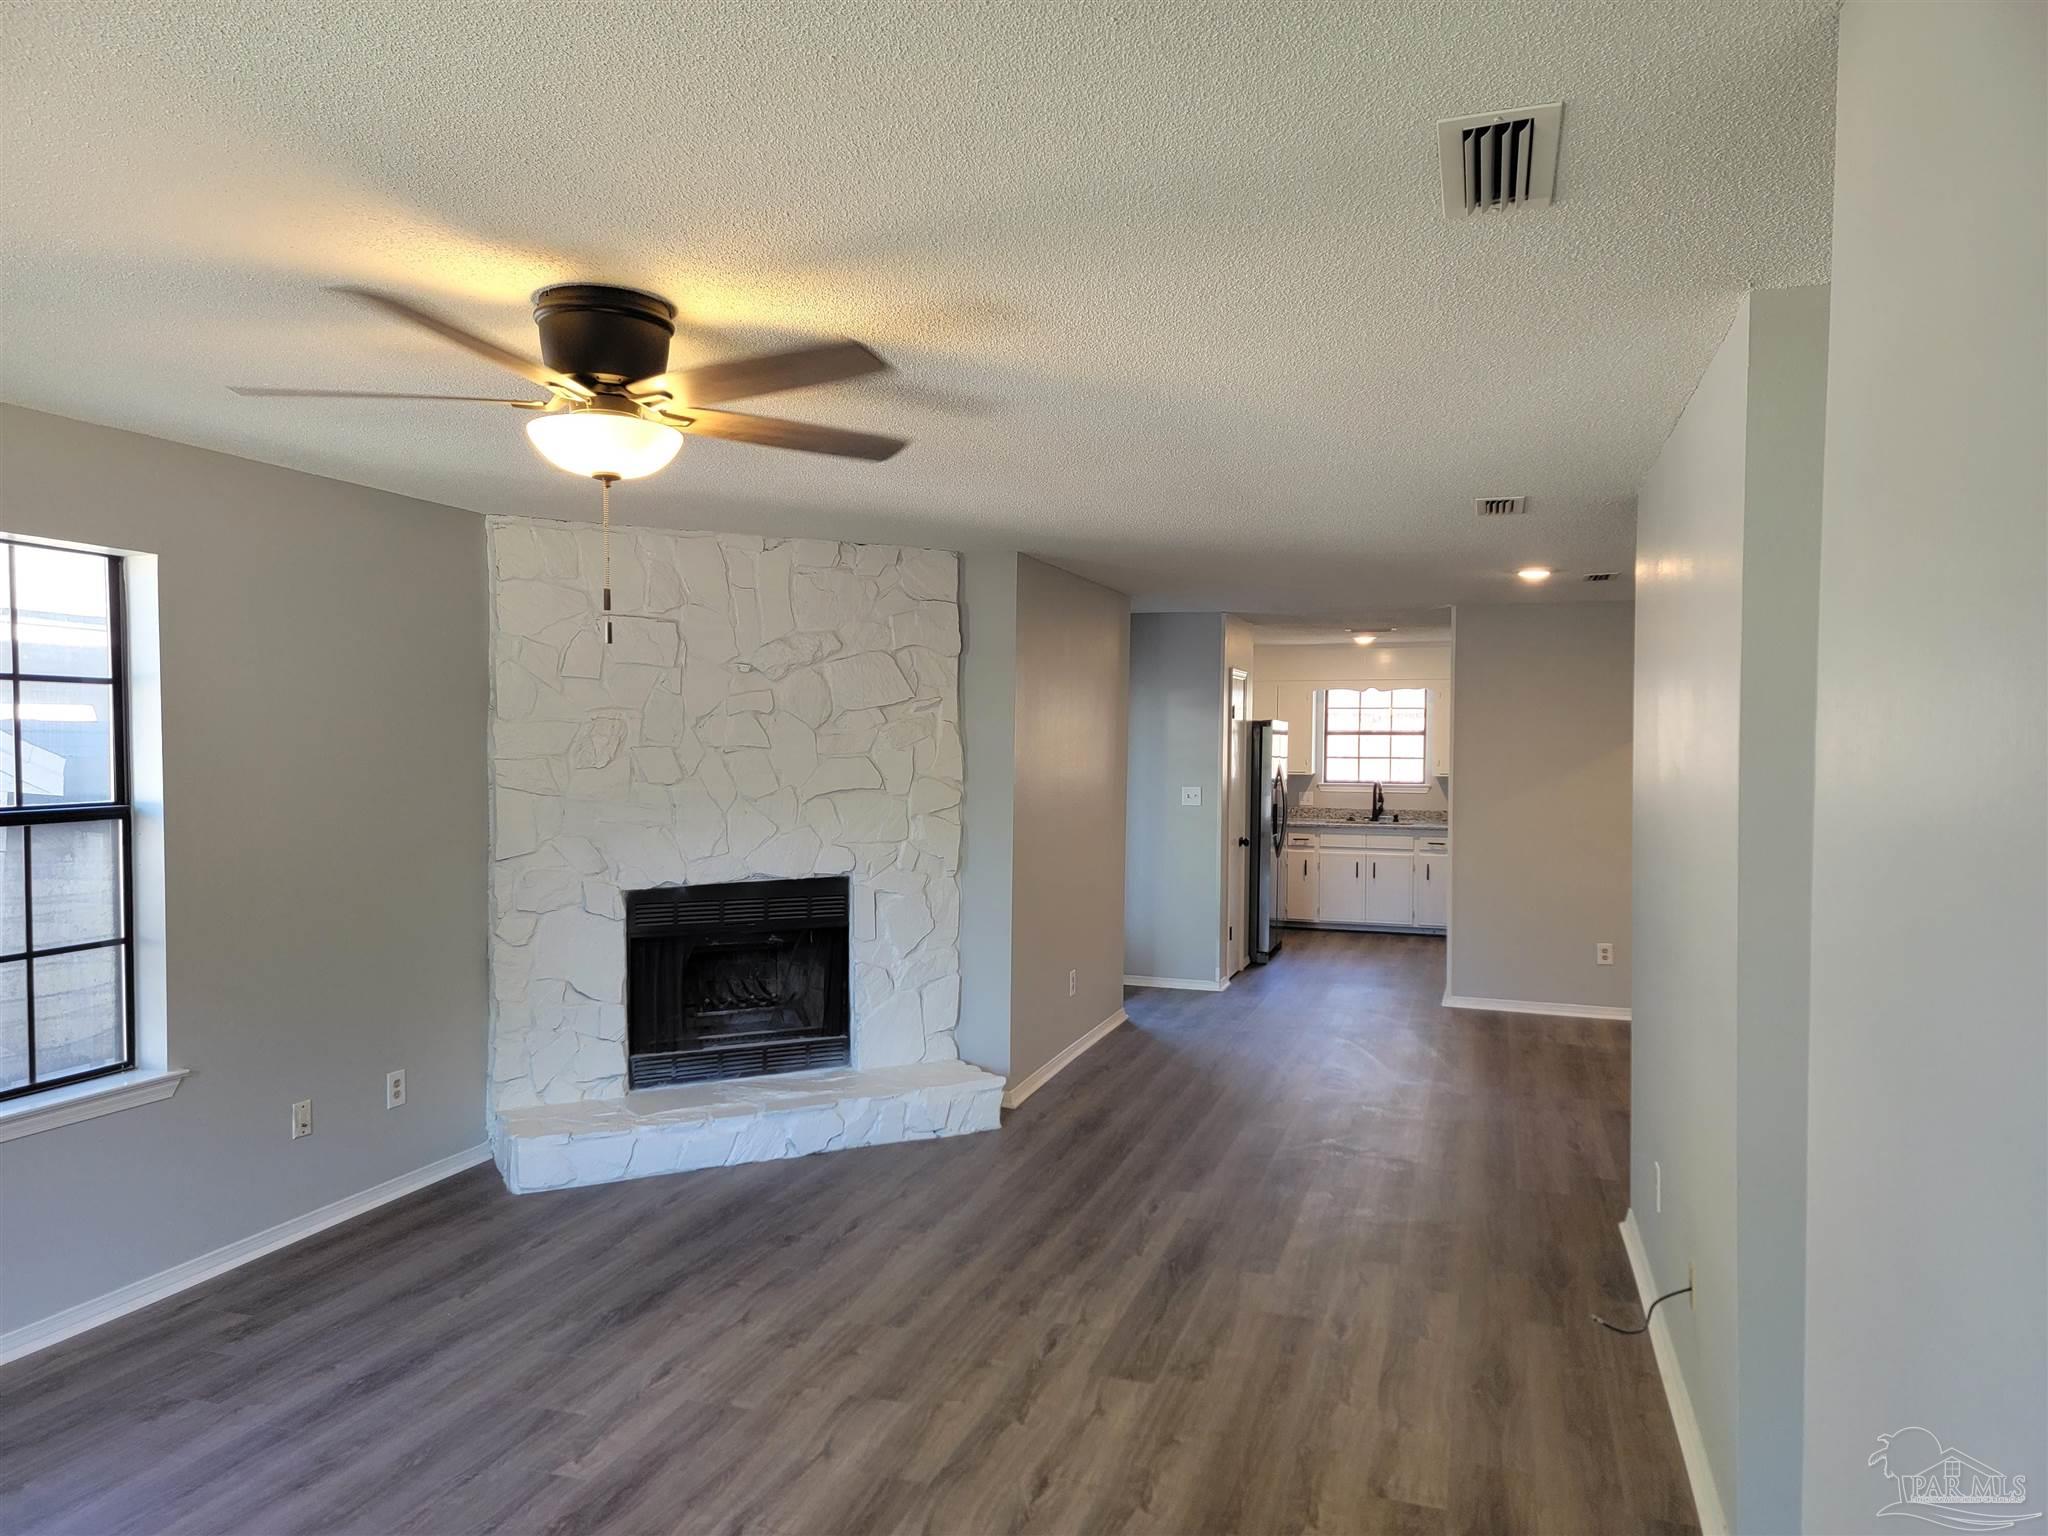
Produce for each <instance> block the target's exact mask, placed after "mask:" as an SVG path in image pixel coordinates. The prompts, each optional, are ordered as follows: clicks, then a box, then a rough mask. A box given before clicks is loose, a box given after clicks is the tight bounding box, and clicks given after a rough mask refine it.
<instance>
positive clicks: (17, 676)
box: [0, 535, 135, 1103]
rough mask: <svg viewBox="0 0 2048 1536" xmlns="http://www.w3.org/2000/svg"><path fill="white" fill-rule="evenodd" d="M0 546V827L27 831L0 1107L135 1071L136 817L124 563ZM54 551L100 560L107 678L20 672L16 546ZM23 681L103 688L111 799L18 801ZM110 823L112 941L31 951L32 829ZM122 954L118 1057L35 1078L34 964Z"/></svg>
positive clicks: (21, 793) (0, 957) (38, 543)
mask: <svg viewBox="0 0 2048 1536" xmlns="http://www.w3.org/2000/svg"><path fill="white" fill-rule="evenodd" d="M0 547H4V548H5V550H6V558H7V635H6V638H5V644H4V645H0V661H4V663H5V668H4V670H0V688H4V689H5V690H6V692H7V694H8V695H9V696H10V697H11V700H12V705H13V708H12V711H11V713H10V714H9V717H8V726H9V729H10V732H11V735H12V738H13V742H12V750H13V753H14V800H15V803H14V804H13V805H9V806H0V827H23V828H26V829H28V830H27V831H26V833H25V835H24V837H23V839H22V857H21V904H22V945H23V947H22V948H21V949H20V950H18V951H17V950H10V951H8V952H6V953H4V954H0V964H4V963H7V962H11V961H19V962H21V963H22V977H23V995H24V998H25V1000H26V1003H25V1006H26V1009H27V1017H28V1042H27V1043H28V1081H27V1082H25V1083H20V1084H16V1085H15V1086H14V1087H11V1088H0V1103H5V1102H8V1101H11V1100H14V1099H21V1098H26V1097H28V1096H29V1095H31V1094H37V1093H47V1092H49V1091H50V1090H52V1089H54V1088H64V1087H69V1086H70V1085H71V1084H73V1083H84V1082H90V1081H91V1080H92V1079H94V1078H96V1077H109V1076H112V1075H113V1074H114V1073H116V1072H132V1071H133V1070H134V1069H135V816H134V807H133V804H132V801H131V799H130V793H131V791H130V784H129V771H128V770H129V763H128V583H127V562H126V561H125V560H124V559H123V558H122V556H120V555H118V554H113V553H111V552H109V551H106V550H98V549H76V548H74V547H73V546H70V545H64V544H52V543H47V542H45V541H43V540H39V539H24V538H16V537H11V536H6V535H0ZM22 548H33V549H58V550H63V551H65V552H67V553H75V554H82V555H92V556H95V557H96V558H98V559H102V560H105V561H106V562H107V647H108V663H107V664H108V672H109V674H110V675H109V676H108V677H104V678H102V677H83V676H77V675H72V674H66V673H49V672H23V671H22V670H21V634H20V627H21V626H20V623H19V615H20V613H21V588H20V586H19V584H18V583H17V581H16V580H15V559H14V552H15V551H16V550H17V549H22ZM23 683H91V684H95V685H98V684H108V685H110V687H109V692H110V696H111V698H112V700H113V705H112V708H113V715H114V719H113V727H114V729H113V752H114V761H113V764H112V770H113V772H112V778H113V790H114V798H113V799H111V800H105V801H94V802H91V803H83V802H81V803H79V804H75V805H48V806H30V805H24V804H22V800H23V799H24V797H25V793H26V784H27V780H26V779H25V778H24V777H23V774H22V761H21V759H22V741H21V737H22V729H21V685H22V684H23ZM98 821H111V822H115V823H118V824H119V827H120V842H121V852H120V861H119V878H120V881H121V901H120V908H121V932H120V934H119V936H117V937H115V938H112V939H93V940H90V941H88V942H86V943H82V944H59V945H55V946H53V947H51V948H49V949H38V948H37V947H36V941H35V898H34V890H35V830H34V829H35V828H37V827H39V826H54V825H61V824H63V823H66V822H98ZM116 946H118V947H119V948H120V950H121V1059H120V1060H119V1061H116V1062H111V1063H108V1064H106V1065H104V1066H97V1067H88V1068H86V1069H85V1070H84V1071H80V1072H68V1073H65V1074H64V1075H63V1076H61V1077H38V1076H37V1075H36V984H35V970H36V968H35V962H36V961H37V960H40V959H45V958H47V957H49V956H51V955H68V954H78V953H83V952H85V951H87V950H94V949H112V948H115V947H116Z"/></svg>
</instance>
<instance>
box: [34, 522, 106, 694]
mask: <svg viewBox="0 0 2048 1536" xmlns="http://www.w3.org/2000/svg"><path fill="white" fill-rule="evenodd" d="M112 568H113V567H112V565H111V564H110V563H109V561H108V560H107V558H106V557H105V556H104V555H82V554H79V553H78V552H77V551H76V550H69V549H40V548H38V547H37V546H35V545H33V544H17V545H15V547H14V582H15V585H16V586H17V587H18V588H19V589H20V591H21V603H20V607H19V611H18V612H17V614H16V616H15V623H16V625H17V626H18V627H17V631H16V633H17V636H18V638H19V641H20V645H21V670H22V671H24V672H57V673H62V674H64V675H65V676H69V677H112V676H113V675H114V670H113V645H112V641H111V639H110V631H109V628H108V624H107V576H108V573H109V572H110V571H111V570H112Z"/></svg>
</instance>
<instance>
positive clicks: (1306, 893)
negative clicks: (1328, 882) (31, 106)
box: [1280, 848, 1322, 923]
mask: <svg viewBox="0 0 2048 1536" xmlns="http://www.w3.org/2000/svg"><path fill="white" fill-rule="evenodd" d="M1320 862H1321V855H1320V854H1318V853H1317V852H1316V851H1315V849H1313V848H1285V849H1282V850H1281V853H1280V865H1281V871H1282V873H1281V885H1280V891H1281V900H1282V903H1283V906H1282V915H1283V916H1285V917H1286V919H1287V921H1288V922H1290V923H1312V922H1314V921H1315V920H1316V898H1317V897H1318V895H1320V892H1319V891H1318V890H1317V886H1318V884H1319V883H1320V881H1321V878H1322V877H1321V874H1320V873H1319V871H1318V870H1317V868H1316V866H1317V865H1318V864H1319V863H1320Z"/></svg>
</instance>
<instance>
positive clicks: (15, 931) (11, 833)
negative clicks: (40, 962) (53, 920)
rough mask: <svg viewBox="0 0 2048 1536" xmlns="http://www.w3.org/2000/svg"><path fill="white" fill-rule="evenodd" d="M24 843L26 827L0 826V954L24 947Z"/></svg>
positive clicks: (25, 941) (16, 950)
mask: <svg viewBox="0 0 2048 1536" xmlns="http://www.w3.org/2000/svg"><path fill="white" fill-rule="evenodd" d="M27 844H28V828H26V827H0V955H18V954H20V953H21V952H22V950H24V949H26V948H27V947H28V940H27V937H26V930H25V929H24V928H23V926H22V917H21V913H22V905H21V851H22V849H23V848H24V847H26V846H27ZM4 1086H5V1085H4V1084H0V1087H4Z"/></svg>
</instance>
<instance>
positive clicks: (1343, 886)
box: [1317, 848, 1368, 923]
mask: <svg viewBox="0 0 2048 1536" xmlns="http://www.w3.org/2000/svg"><path fill="white" fill-rule="evenodd" d="M1367 857H1368V855H1367V854H1366V851H1365V850H1364V849H1363V848H1325V849H1324V850H1323V853H1322V858H1321V860H1320V861H1319V862H1320V865H1321V879H1320V880H1318V882H1317V891H1318V893H1319V896H1320V917H1321V920H1322V921H1323V922H1326V923H1363V922H1366V921H1368V919H1367V918H1366V915H1365V870H1366V859H1367Z"/></svg>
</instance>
